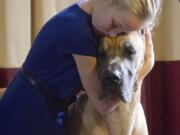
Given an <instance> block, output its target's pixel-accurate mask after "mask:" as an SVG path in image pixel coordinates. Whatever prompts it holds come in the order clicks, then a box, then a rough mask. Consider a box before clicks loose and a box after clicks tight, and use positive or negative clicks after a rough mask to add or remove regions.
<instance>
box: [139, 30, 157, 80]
mask: <svg viewBox="0 0 180 135" xmlns="http://www.w3.org/2000/svg"><path fill="white" fill-rule="evenodd" d="M145 38H146V49H145V58H144V60H145V61H144V65H143V67H142V68H141V70H140V72H139V75H138V81H142V80H143V79H144V78H145V76H146V75H147V74H148V73H149V72H150V71H151V69H152V68H153V66H154V61H155V60H154V48H153V42H152V37H151V33H150V30H149V29H146V33H145Z"/></svg>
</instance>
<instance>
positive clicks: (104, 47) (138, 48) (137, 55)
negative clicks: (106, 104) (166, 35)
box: [97, 30, 145, 102]
mask: <svg viewBox="0 0 180 135" xmlns="http://www.w3.org/2000/svg"><path fill="white" fill-rule="evenodd" d="M144 54H145V34H144V30H141V31H136V32H131V33H129V34H122V35H119V36H118V37H115V38H110V37H103V38H102V39H101V41H100V45H99V50H98V58H97V70H98V75H99V78H100V80H101V86H102V90H100V92H99V98H100V100H102V99H104V98H106V97H108V96H110V95H115V96H116V95H117V96H119V97H120V99H121V100H122V101H123V102H130V101H131V99H132V94H133V86H134V83H135V79H136V77H137V74H138V71H139V70H140V69H141V67H142V65H143V63H144Z"/></svg>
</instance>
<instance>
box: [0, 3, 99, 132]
mask: <svg viewBox="0 0 180 135" xmlns="http://www.w3.org/2000/svg"><path fill="white" fill-rule="evenodd" d="M97 43H98V37H97V35H95V33H94V32H93V27H92V24H91V16H90V15H88V14H87V13H86V12H84V11H83V10H82V9H81V8H80V7H79V6H78V5H77V4H74V5H71V6H70V7H68V8H66V9H65V10H63V11H62V12H60V13H58V14H57V15H55V16H54V17H53V18H51V19H50V20H49V21H48V22H47V23H46V24H45V25H44V27H43V28H42V30H41V31H40V32H39V34H38V36H37V38H36V39H35V41H34V43H33V46H32V48H31V50H30V52H29V54H28V56H27V58H26V60H25V62H24V64H23V65H24V68H25V69H26V70H28V71H30V72H31V75H32V77H33V78H35V79H36V80H38V82H40V83H41V84H43V85H45V86H46V87H47V88H49V89H51V90H52V91H53V92H54V93H55V94H56V95H57V96H58V98H60V99H67V98H71V97H73V96H75V94H77V92H79V90H80V89H81V88H82V83H81V80H80V77H79V74H78V70H77V67H76V64H75V61H74V59H73V56H72V54H79V55H85V56H92V57H96V52H97V51H96V50H97ZM58 116H59V117H58ZM58 116H57V118H54V117H52V116H51V115H50V113H49V112H48V109H47V108H46V102H45V98H44V96H43V95H42V94H41V93H40V92H39V91H38V90H35V89H34V87H33V86H32V85H31V83H30V82H29V80H28V79H27V77H25V76H24V75H23V74H22V73H21V72H18V73H17V74H16V76H15V78H14V79H13V81H12V82H11V83H10V85H9V87H8V88H7V92H6V93H5V95H4V97H3V98H2V100H1V101H0V135H63V134H64V131H63V116H64V113H63V112H59V115H58Z"/></svg>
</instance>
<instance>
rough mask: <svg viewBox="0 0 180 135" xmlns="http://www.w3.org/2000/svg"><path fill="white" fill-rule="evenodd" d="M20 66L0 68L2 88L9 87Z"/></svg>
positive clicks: (0, 86)
mask: <svg viewBox="0 0 180 135" xmlns="http://www.w3.org/2000/svg"><path fill="white" fill-rule="evenodd" d="M17 71H18V68H0V88H4V87H7V86H8V84H9V82H10V81H11V80H12V78H13V77H14V76H15V74H16V72H17Z"/></svg>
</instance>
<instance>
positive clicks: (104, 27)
mask: <svg viewBox="0 0 180 135" xmlns="http://www.w3.org/2000/svg"><path fill="white" fill-rule="evenodd" d="M92 24H93V26H94V28H95V30H96V31H97V32H98V33H100V34H103V35H107V36H111V37H113V36H117V35H118V34H121V33H128V32H131V31H135V30H138V29H140V28H142V27H143V25H144V22H143V21H142V20H140V19H139V18H138V17H137V16H135V15H133V14H132V13H131V12H130V11H128V10H125V9H124V10H123V9H120V8H119V7H117V6H106V5H105V4H101V5H98V6H94V8H93V11H92Z"/></svg>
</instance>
